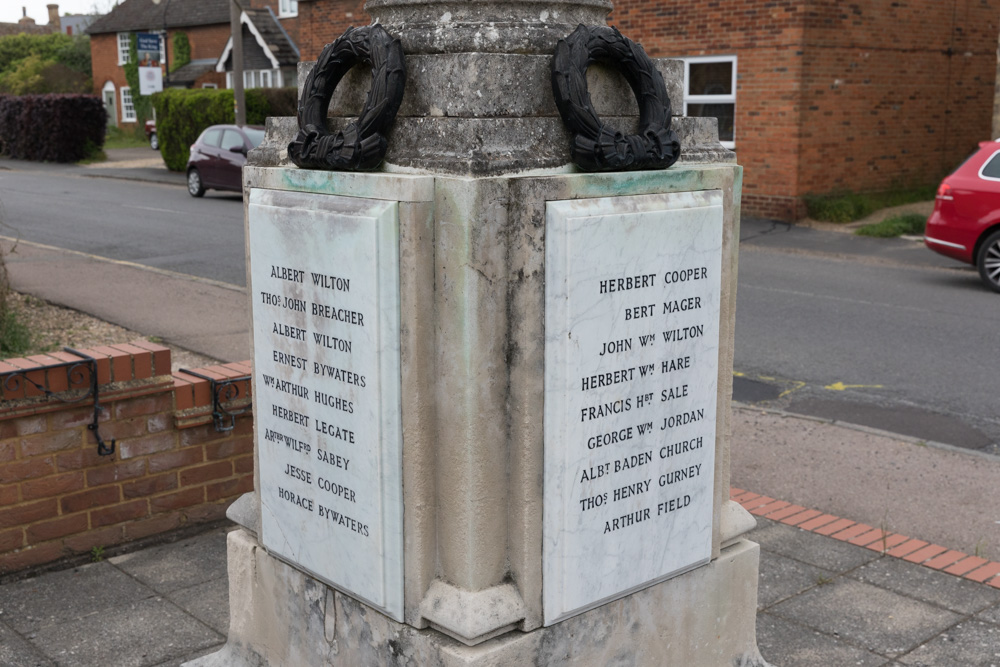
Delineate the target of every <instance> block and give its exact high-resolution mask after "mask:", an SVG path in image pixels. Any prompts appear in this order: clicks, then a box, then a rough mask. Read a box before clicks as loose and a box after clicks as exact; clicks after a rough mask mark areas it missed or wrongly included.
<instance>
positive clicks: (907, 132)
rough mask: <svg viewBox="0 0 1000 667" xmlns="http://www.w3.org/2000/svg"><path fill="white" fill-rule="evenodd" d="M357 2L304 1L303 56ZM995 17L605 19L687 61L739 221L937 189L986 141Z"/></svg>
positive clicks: (734, 10) (951, 13) (645, 5)
mask: <svg viewBox="0 0 1000 667" xmlns="http://www.w3.org/2000/svg"><path fill="white" fill-rule="evenodd" d="M363 6H364V3H363V2H357V1H354V0H299V18H300V27H299V30H300V33H299V34H300V38H301V39H300V46H301V49H302V57H303V59H305V60H313V59H315V58H316V56H317V55H318V54H319V52H320V50H321V49H322V48H323V46H324V45H325V44H326V43H328V42H330V41H332V40H333V39H335V38H336V37H337V36H338V35H340V34H341V33H342V32H343V31H344V30H345V29H346V28H347V27H349V26H351V25H363V24H366V23H368V21H369V19H368V16H367V14H365V13H364V10H363ZM998 19H1000V0H953V1H952V2H940V1H939V0H900V1H898V2H865V3H861V2H854V3H843V2H836V1H834V0H808V1H805V0H798V1H794V0H733V1H732V2H718V1H716V0H678V1H676V2H651V1H650V0H616V1H615V10H614V12H613V13H612V14H611V16H610V18H609V23H610V24H611V25H615V26H617V27H618V28H619V29H620V30H621V31H622V33H623V34H624V35H626V36H628V37H630V38H631V39H633V40H635V41H637V42H639V43H641V44H642V45H643V46H644V47H645V49H646V51H647V52H648V53H649V54H650V55H652V56H654V57H672V58H680V59H683V60H685V62H686V63H687V66H686V67H685V72H686V81H685V86H686V91H687V99H686V103H685V107H686V108H684V109H681V108H677V109H675V112H676V113H682V112H683V113H687V114H688V115H705V116H718V117H720V131H721V132H720V134H721V137H722V139H723V140H724V141H725V142H726V143H727V145H729V146H731V147H733V148H734V149H735V150H736V152H737V154H738V156H739V157H738V159H739V162H740V164H742V165H743V166H744V168H745V172H744V182H743V211H744V213H746V214H752V215H765V216H770V217H775V218H780V219H784V220H794V219H797V218H798V217H801V215H803V213H804V206H803V199H802V197H803V195H806V194H809V193H817V194H821V193H829V192H833V191H838V190H853V191H878V190H886V189H889V188H892V187H895V186H911V185H928V184H936V183H937V182H938V181H939V180H940V178H941V177H942V176H943V175H945V174H946V173H948V172H949V171H950V170H951V169H953V168H954V167H955V166H956V165H957V164H958V162H960V161H961V160H962V159H964V158H965V157H966V156H967V155H968V154H969V153H970V152H971V151H972V149H973V148H974V147H975V146H976V143H977V142H978V141H982V140H985V139H989V138H990V133H991V119H992V114H993V88H994V77H995V73H996V70H997V55H996V54H997V34H998ZM676 106H680V105H676Z"/></svg>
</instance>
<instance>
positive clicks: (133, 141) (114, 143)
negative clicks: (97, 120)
mask: <svg viewBox="0 0 1000 667" xmlns="http://www.w3.org/2000/svg"><path fill="white" fill-rule="evenodd" d="M109 148H149V141H148V140H147V139H146V133H145V131H144V130H143V129H142V128H141V127H139V125H138V124H136V127H135V128H134V129H133V128H128V129H122V128H120V127H114V126H110V127H108V133H107V135H105V137H104V150H108V149H109Z"/></svg>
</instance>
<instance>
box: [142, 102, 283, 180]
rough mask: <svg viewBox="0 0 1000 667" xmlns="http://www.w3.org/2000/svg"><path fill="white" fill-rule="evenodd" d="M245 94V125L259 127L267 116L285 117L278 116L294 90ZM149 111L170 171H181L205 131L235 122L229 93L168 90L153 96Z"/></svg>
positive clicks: (164, 159) (161, 151)
mask: <svg viewBox="0 0 1000 667" xmlns="http://www.w3.org/2000/svg"><path fill="white" fill-rule="evenodd" d="M245 94H246V105H247V109H246V111H247V124H248V125H263V124H264V120H265V119H266V118H267V117H268V116H271V115H285V114H284V113H282V112H283V110H284V109H285V108H286V107H287V105H288V100H289V99H291V100H295V99H296V93H295V89H294V88H281V89H262V88H252V89H250V90H247V91H246V93H245ZM153 107H154V108H155V109H156V134H157V136H158V138H159V140H160V153H161V154H162V155H163V161H164V163H166V165H167V168H168V169H171V170H173V171H184V168H185V167H186V166H187V160H188V153H189V151H190V148H191V144H193V143H194V142H195V141H196V140H197V139H198V135H200V134H201V133H202V131H203V130H204V129H205V128H206V127H208V126H210V125H219V124H222V123H232V122H234V121H235V118H236V116H235V112H234V110H233V91H232V90H221V89H214V88H201V89H192V90H185V89H180V88H168V89H167V90H164V91H163V92H162V93H156V94H155V95H153ZM272 109H274V112H273V113H272Z"/></svg>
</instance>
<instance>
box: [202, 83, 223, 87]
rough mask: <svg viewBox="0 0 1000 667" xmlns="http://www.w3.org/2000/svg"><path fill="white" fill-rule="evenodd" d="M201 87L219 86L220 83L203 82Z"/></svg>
mask: <svg viewBox="0 0 1000 667" xmlns="http://www.w3.org/2000/svg"><path fill="white" fill-rule="evenodd" d="M201 87H202V88H218V87H219V84H217V83H203V84H201Z"/></svg>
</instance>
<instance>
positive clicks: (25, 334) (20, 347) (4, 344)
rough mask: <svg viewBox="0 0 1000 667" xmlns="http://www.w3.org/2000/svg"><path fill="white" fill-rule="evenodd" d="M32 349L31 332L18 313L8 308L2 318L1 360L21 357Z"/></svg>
mask: <svg viewBox="0 0 1000 667" xmlns="http://www.w3.org/2000/svg"><path fill="white" fill-rule="evenodd" d="M30 349H31V331H30V330H29V329H28V327H27V326H26V325H25V324H24V322H22V321H21V317H20V316H19V314H18V311H17V310H16V309H14V308H8V309H7V310H6V311H4V313H3V315H2V316H0V359H9V358H11V357H20V356H21V355H23V354H24V353H25V352H27V351H29V350H30Z"/></svg>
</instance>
